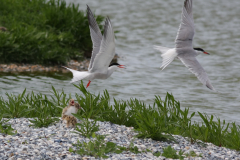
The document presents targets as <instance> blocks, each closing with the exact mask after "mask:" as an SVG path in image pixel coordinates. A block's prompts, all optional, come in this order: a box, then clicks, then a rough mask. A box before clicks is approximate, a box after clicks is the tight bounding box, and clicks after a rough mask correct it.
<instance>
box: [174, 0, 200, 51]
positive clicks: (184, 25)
mask: <svg viewBox="0 0 240 160" xmlns="http://www.w3.org/2000/svg"><path fill="white" fill-rule="evenodd" d="M194 33H195V28H194V21H193V14H192V0H185V2H184V6H183V9H182V21H181V24H180V26H179V29H178V33H177V37H176V40H175V46H176V48H183V47H191V48H192V41H193V37H194Z"/></svg>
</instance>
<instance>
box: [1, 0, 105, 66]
mask: <svg viewBox="0 0 240 160" xmlns="http://www.w3.org/2000/svg"><path fill="white" fill-rule="evenodd" d="M0 3H1V5H0V27H5V28H6V29H7V31H0V63H29V64H45V65H52V64H65V63H66V62H67V61H68V60H70V59H81V58H83V55H84V54H89V53H91V49H92V42H91V38H90V31H89V26H88V19H87V16H86V13H85V11H79V9H78V8H79V6H78V5H74V4H70V5H67V4H66V2H65V1H64V0H49V1H48V0H7V1H5V0H0ZM96 20H97V22H98V24H100V23H101V22H102V21H103V17H102V16H97V17H96ZM100 28H101V29H102V28H103V27H102V25H100Z"/></svg>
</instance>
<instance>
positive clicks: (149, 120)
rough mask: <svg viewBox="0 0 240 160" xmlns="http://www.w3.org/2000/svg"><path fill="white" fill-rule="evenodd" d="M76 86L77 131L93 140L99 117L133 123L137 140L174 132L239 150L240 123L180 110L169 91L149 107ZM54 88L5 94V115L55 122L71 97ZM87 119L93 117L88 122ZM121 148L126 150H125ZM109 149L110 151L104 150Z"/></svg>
mask: <svg viewBox="0 0 240 160" xmlns="http://www.w3.org/2000/svg"><path fill="white" fill-rule="evenodd" d="M75 87H76V89H77V90H79V91H77V92H76V94H75V97H76V98H75V99H76V101H77V102H78V103H79V104H80V105H81V107H82V109H81V110H79V111H78V113H77V114H76V115H75V116H76V117H77V118H79V119H82V122H83V123H81V124H77V128H76V130H75V132H77V133H79V134H80V135H82V136H85V137H88V138H90V139H91V136H92V134H93V133H95V132H96V131H98V125H97V124H96V121H110V122H111V123H115V124H119V125H125V126H128V127H130V126H131V127H134V129H135V130H136V132H137V133H138V135H137V137H139V138H151V139H154V140H157V141H159V140H161V141H174V137H173V136H172V134H174V135H182V136H183V137H189V141H190V142H191V143H201V144H204V142H211V143H213V144H215V145H217V146H219V147H227V148H231V149H235V150H238V151H239V150H240V126H239V125H237V124H236V123H226V122H225V121H224V120H223V121H222V120H220V118H216V119H217V120H216V121H215V120H214V119H215V118H214V115H210V116H209V115H207V114H206V113H200V112H197V113H195V112H193V113H191V114H190V113H189V108H183V109H182V108H181V107H180V102H178V101H176V100H175V99H174V96H173V95H172V94H169V93H167V94H166V97H165V98H164V99H161V97H159V96H156V97H155V99H154V104H153V105H148V106H147V105H146V104H144V103H143V102H141V101H140V100H137V99H129V100H128V101H122V100H120V101H118V100H116V99H114V102H113V103H112V104H111V103H110V96H109V93H108V91H107V90H105V91H104V92H103V94H100V93H99V94H97V95H95V94H91V93H90V92H88V91H87V90H86V88H85V87H84V85H83V83H82V82H81V83H80V84H79V85H75ZM51 92H52V94H51V95H50V96H46V95H43V94H42V93H38V94H36V93H34V92H31V93H29V94H26V90H24V91H23V93H22V94H19V95H13V94H7V99H6V100H4V99H3V98H2V97H1V98H0V113H2V114H3V115H2V116H3V117H4V118H20V117H25V118H35V122H32V123H34V125H35V126H38V127H41V126H45V127H47V126H48V125H50V124H51V123H52V122H53V123H54V119H51V118H50V117H60V116H61V112H62V109H63V108H64V107H66V106H67V105H68V102H69V99H71V98H72V95H71V94H69V95H67V94H66V93H65V92H64V91H63V90H62V91H60V92H59V91H56V90H55V88H54V87H52V90H51ZM196 114H198V115H199V116H200V117H201V119H202V121H200V122H195V121H192V118H193V117H194V116H195V115H196ZM89 119H92V120H93V121H91V122H90V121H89ZM96 138H97V136H96ZM98 138H100V137H98ZM99 140H101V138H100V139H99ZM91 143H92V144H91V146H92V145H93V146H94V144H95V142H93V141H92V142H91ZM104 144H106V143H104ZM82 145H87V144H82ZM88 145H90V144H88ZM105 147H108V146H105ZM118 150H121V148H118ZM122 150H125V149H124V148H122ZM126 150H128V151H131V152H136V153H137V151H138V150H137V148H135V147H133V146H132V147H130V148H128V149H126ZM169 150H170V149H169ZM106 152H108V151H107V150H106ZM106 152H105V151H104V154H102V153H101V154H100V155H101V156H102V155H105V153H106ZM111 152H112V151H111ZM156 154H157V153H156ZM178 155H180V154H178ZM190 156H193V154H191V155H190Z"/></svg>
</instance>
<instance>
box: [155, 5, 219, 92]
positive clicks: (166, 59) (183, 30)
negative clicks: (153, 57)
mask: <svg viewBox="0 0 240 160" xmlns="http://www.w3.org/2000/svg"><path fill="white" fill-rule="evenodd" d="M194 33H195V28H194V21H193V14H192V0H185V1H184V6H183V9H182V20H181V24H180V26H179V29H178V33H177V37H176V40H175V48H166V47H161V46H155V49H157V50H159V51H160V52H162V55H161V57H162V65H161V67H160V68H162V70H163V69H164V68H165V67H167V66H168V65H169V64H170V63H171V62H172V61H173V60H174V59H175V58H178V59H180V60H181V61H182V63H183V64H184V65H185V66H186V67H187V68H188V69H189V70H190V71H191V72H192V73H193V74H195V76H196V77H197V78H198V79H199V81H200V82H202V83H203V85H205V86H207V87H208V88H209V89H211V90H215V89H214V88H213V86H212V84H211V82H210V80H209V78H208V76H207V73H206V72H205V70H204V69H203V67H202V66H201V65H200V63H199V62H198V61H197V59H196V58H195V57H196V56H197V55H199V54H200V53H204V54H209V53H207V52H206V51H204V50H203V49H202V48H193V45H192V41H193V36H194Z"/></svg>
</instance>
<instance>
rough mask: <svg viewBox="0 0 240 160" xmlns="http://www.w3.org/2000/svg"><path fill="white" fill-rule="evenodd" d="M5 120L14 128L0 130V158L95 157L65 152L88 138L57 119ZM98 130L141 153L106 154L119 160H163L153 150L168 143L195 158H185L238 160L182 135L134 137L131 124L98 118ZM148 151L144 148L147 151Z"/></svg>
mask: <svg viewBox="0 0 240 160" xmlns="http://www.w3.org/2000/svg"><path fill="white" fill-rule="evenodd" d="M7 123H9V124H11V126H12V128H14V129H15V130H17V132H18V133H17V134H15V135H12V136H11V135H7V136H6V135H3V134H2V133H0V159H14V160H16V159H17V160H25V159H49V160H51V159H59V160H61V159H68V160H77V159H88V160H94V159H99V158H95V157H90V156H87V155H78V154H74V153H70V152H69V148H70V147H71V148H73V149H75V147H74V146H72V144H73V143H76V142H77V141H80V142H88V141H89V139H87V138H85V137H83V136H81V135H79V134H76V133H73V132H72V131H73V130H74V129H69V128H66V127H65V126H64V125H63V124H62V123H61V121H59V122H57V124H55V125H51V126H49V127H48V128H33V127H29V124H31V122H30V121H29V119H28V118H18V119H10V120H9V121H8V122H7ZM97 124H98V125H99V129H100V130H99V131H98V132H96V134H100V135H106V137H105V141H106V142H108V141H111V142H113V143H116V144H117V145H119V146H125V147H129V145H130V144H131V143H133V145H134V146H136V147H137V148H138V150H139V151H142V152H141V153H138V154H135V153H132V152H130V151H124V152H122V153H121V154H116V153H108V154H107V156H109V158H107V159H109V160H110V159H111V160H115V159H121V160H130V159H146V160H152V159H153V160H155V159H156V160H161V159H166V158H165V157H163V156H159V157H156V156H154V153H157V152H160V153H163V148H165V147H167V146H169V145H171V146H172V147H173V148H174V149H175V150H177V153H178V152H179V151H180V150H182V151H184V155H185V154H187V153H188V154H189V153H190V152H191V151H194V152H195V153H196V155H197V156H196V157H186V156H185V158H184V159H186V160H187V159H199V160H202V159H224V160H227V159H229V160H230V159H240V155H239V152H237V151H235V150H231V149H228V148H224V147H218V146H215V145H213V144H211V143H205V146H203V145H199V144H191V143H190V142H189V141H188V140H187V138H186V137H182V136H179V135H173V136H174V138H175V140H176V142H171V143H168V142H161V141H154V140H152V139H149V138H147V139H138V138H135V137H134V136H136V135H137V133H136V132H135V131H134V129H133V127H126V126H123V125H116V124H112V123H109V122H100V121H98V122H97ZM147 150H148V151H147Z"/></svg>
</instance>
